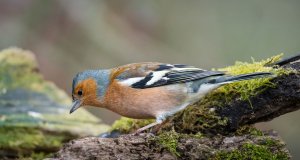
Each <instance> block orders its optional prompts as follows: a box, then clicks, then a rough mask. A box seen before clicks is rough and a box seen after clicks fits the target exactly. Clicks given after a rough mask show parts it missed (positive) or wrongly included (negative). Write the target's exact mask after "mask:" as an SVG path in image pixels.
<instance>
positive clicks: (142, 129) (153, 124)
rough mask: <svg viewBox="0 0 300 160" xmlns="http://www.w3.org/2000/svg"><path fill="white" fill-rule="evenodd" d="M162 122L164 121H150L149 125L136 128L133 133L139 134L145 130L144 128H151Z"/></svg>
mask: <svg viewBox="0 0 300 160" xmlns="http://www.w3.org/2000/svg"><path fill="white" fill-rule="evenodd" d="M162 122H163V121H156V122H153V123H150V124H148V125H147V126H144V127H142V128H140V129H138V130H136V131H135V132H134V133H133V134H139V133H141V132H143V131H144V130H146V129H148V128H151V127H153V126H155V125H158V124H161V123H162Z"/></svg>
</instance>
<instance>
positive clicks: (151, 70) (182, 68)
mask: <svg viewBox="0 0 300 160" xmlns="http://www.w3.org/2000/svg"><path fill="white" fill-rule="evenodd" d="M114 72H115V74H114V75H115V77H114V79H117V80H118V81H119V82H120V83H122V84H123V85H127V86H130V87H132V88H139V89H144V88H152V87H158V86H164V85H170V84H176V83H185V82H190V81H195V80H199V79H204V78H210V77H213V76H220V75H224V73H223V72H218V71H207V70H203V69H200V68H196V67H193V66H188V65H183V64H163V63H139V64H129V65H126V66H122V67H119V68H116V69H115V71H114ZM118 72H119V73H118Z"/></svg>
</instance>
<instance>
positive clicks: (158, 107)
mask: <svg viewBox="0 0 300 160" xmlns="http://www.w3.org/2000/svg"><path fill="white" fill-rule="evenodd" d="M270 75H272V74H271V73H269V72H257V73H251V74H241V75H237V76H230V75H226V74H225V73H223V72H219V71H207V70H203V69H200V68H195V67H193V66H188V65H182V64H174V65H171V64H163V63H154V62H144V63H134V64H128V65H124V66H120V67H116V68H112V69H104V70H86V71H84V72H81V73H78V74H77V75H76V76H75V77H74V79H73V86H72V97H73V105H72V109H71V110H70V113H72V112H74V111H75V110H76V109H78V108H79V107H80V106H86V105H90V106H96V107H102V108H107V109H109V110H111V111H113V112H116V113H118V114H120V115H122V116H125V117H130V118H136V119H149V118H155V119H156V122H154V123H151V124H149V125H147V126H145V127H142V128H140V129H138V130H137V133H139V132H142V131H144V130H146V129H148V128H150V127H153V126H155V125H157V124H161V123H162V122H163V121H164V120H165V119H166V118H167V117H169V116H171V115H173V114H175V113H176V112H178V111H180V110H183V109H184V108H185V107H187V106H188V105H189V104H191V103H194V102H196V101H198V100H200V99H201V98H202V97H204V96H205V95H206V94H207V93H209V92H211V91H212V90H214V89H216V88H218V87H220V86H222V85H224V84H228V83H232V82H236V81H242V80H248V79H253V78H260V77H266V76H270Z"/></svg>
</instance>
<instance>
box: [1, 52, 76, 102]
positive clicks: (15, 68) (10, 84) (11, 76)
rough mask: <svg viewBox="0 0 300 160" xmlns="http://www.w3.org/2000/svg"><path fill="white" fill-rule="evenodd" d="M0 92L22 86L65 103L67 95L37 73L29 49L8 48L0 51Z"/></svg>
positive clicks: (35, 63) (34, 61)
mask: <svg viewBox="0 0 300 160" xmlns="http://www.w3.org/2000/svg"><path fill="white" fill-rule="evenodd" d="M0 75H1V76H0V94H1V93H2V92H4V93H5V91H6V90H12V89H16V88H24V89H29V90H32V91H36V92H40V93H48V95H49V97H51V98H52V99H54V100H55V101H57V102H60V103H64V104H67V103H69V102H70V100H69V98H68V96H67V95H66V94H65V93H64V92H63V91H62V90H60V89H59V88H57V87H56V86H55V85H54V84H53V83H51V82H47V81H45V80H44V79H43V77H42V76H41V75H40V74H39V73H38V64H37V62H36V59H35V56H34V54H33V53H31V52H30V51H26V50H22V49H19V48H9V49H5V50H3V51H1V52H0Z"/></svg>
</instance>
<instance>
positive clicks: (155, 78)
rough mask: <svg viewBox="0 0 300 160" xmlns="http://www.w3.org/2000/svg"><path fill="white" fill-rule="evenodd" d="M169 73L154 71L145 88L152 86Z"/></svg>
mask: <svg viewBox="0 0 300 160" xmlns="http://www.w3.org/2000/svg"><path fill="white" fill-rule="evenodd" d="M168 72H170V71H169V70H167V71H154V72H152V73H153V77H152V78H151V79H150V80H149V81H148V82H147V83H146V86H150V85H152V84H154V83H155V82H157V81H159V80H161V79H162V78H163V76H165V75H166V73H168Z"/></svg>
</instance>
